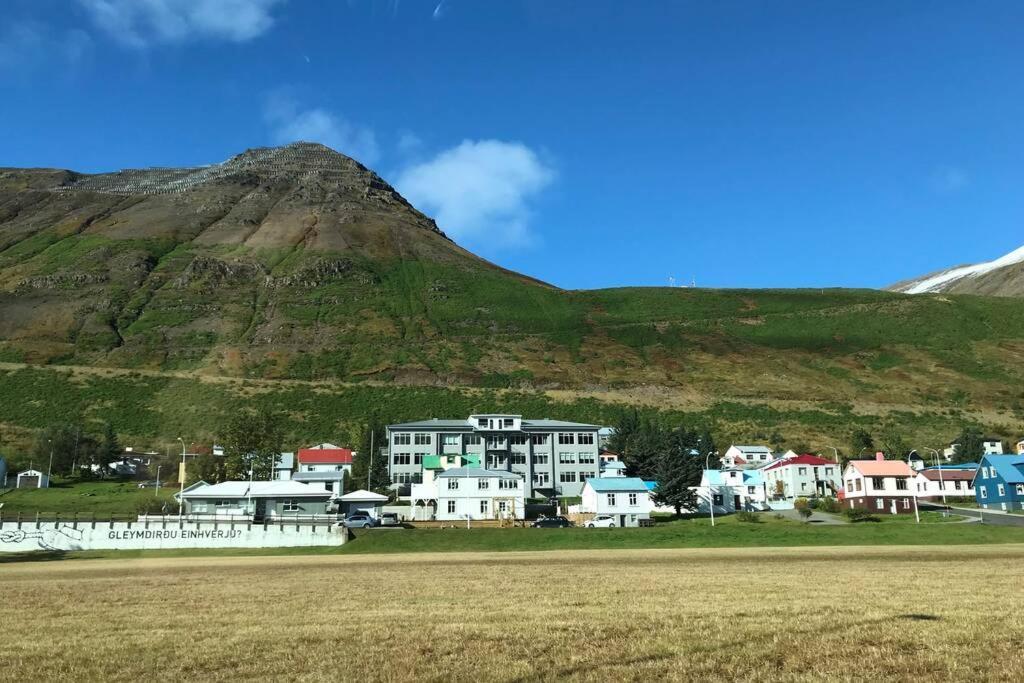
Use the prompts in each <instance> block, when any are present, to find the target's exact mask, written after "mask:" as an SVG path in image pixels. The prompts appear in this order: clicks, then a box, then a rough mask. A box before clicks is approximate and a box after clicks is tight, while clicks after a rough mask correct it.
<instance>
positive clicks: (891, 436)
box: [882, 425, 911, 460]
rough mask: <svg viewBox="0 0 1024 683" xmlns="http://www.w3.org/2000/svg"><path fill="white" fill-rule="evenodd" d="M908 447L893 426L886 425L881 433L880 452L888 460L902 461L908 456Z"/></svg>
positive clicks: (898, 430) (900, 433)
mask: <svg viewBox="0 0 1024 683" xmlns="http://www.w3.org/2000/svg"><path fill="white" fill-rule="evenodd" d="M910 450H911V449H910V445H909V444H908V443H907V441H906V439H904V438H903V433H902V432H901V431H900V429H899V428H898V427H896V426H895V425H888V426H887V427H886V428H885V429H884V430H883V431H882V452H883V453H885V457H886V458H887V459H889V460H903V459H904V458H906V457H907V455H909V454H910Z"/></svg>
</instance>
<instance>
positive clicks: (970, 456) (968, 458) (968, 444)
mask: <svg viewBox="0 0 1024 683" xmlns="http://www.w3.org/2000/svg"><path fill="white" fill-rule="evenodd" d="M984 454H985V434H984V432H982V431H981V430H980V429H978V428H977V427H971V426H965V427H964V428H963V430H962V431H961V432H960V436H958V437H957V438H956V443H955V445H954V446H953V462H955V463H961V462H978V461H979V460H981V457H982V456H983V455H984Z"/></svg>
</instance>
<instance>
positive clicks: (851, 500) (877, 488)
mask: <svg viewBox="0 0 1024 683" xmlns="http://www.w3.org/2000/svg"><path fill="white" fill-rule="evenodd" d="M916 476H917V473H916V472H914V470H912V469H911V468H910V466H909V465H907V463H905V462H903V461H902V460H886V459H885V456H884V455H882V454H881V453H879V454H877V455H876V456H875V459H874V460H851V461H850V462H849V463H848V464H847V465H846V470H845V471H844V472H843V504H844V505H846V506H847V507H849V508H863V509H865V510H870V511H872V512H878V513H892V514H907V513H912V512H914V509H915V506H916V503H917V496H916V494H915V491H914V478H915V477H916Z"/></svg>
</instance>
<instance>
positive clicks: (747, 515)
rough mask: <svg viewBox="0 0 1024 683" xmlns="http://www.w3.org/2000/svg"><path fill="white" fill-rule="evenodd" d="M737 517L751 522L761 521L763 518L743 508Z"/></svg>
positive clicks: (742, 520) (758, 522) (757, 522)
mask: <svg viewBox="0 0 1024 683" xmlns="http://www.w3.org/2000/svg"><path fill="white" fill-rule="evenodd" d="M736 519H737V520H739V521H741V522H747V523H750V524H760V523H761V518H760V517H759V516H758V515H757V514H756V513H753V512H750V511H749V510H741V511H740V512H737V513H736Z"/></svg>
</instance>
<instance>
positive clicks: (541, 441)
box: [530, 434, 548, 446]
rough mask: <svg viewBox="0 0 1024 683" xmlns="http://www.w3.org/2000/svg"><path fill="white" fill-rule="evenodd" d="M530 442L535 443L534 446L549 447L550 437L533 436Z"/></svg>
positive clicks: (544, 435)
mask: <svg viewBox="0 0 1024 683" xmlns="http://www.w3.org/2000/svg"><path fill="white" fill-rule="evenodd" d="M530 441H532V442H533V445H534V446H547V445H548V435H547V434H531V435H530Z"/></svg>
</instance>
